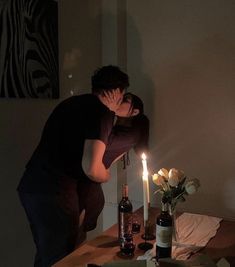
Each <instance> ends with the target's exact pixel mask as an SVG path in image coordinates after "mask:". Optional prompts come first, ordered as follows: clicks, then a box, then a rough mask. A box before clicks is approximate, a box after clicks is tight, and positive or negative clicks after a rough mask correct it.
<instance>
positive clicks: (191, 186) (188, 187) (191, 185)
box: [185, 179, 200, 195]
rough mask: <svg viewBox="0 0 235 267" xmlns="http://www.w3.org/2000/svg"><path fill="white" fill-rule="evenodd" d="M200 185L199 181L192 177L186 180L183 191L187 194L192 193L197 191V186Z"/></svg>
mask: <svg viewBox="0 0 235 267" xmlns="http://www.w3.org/2000/svg"><path fill="white" fill-rule="evenodd" d="M199 186H200V182H199V180H198V179H192V180H190V181H188V182H187V183H186V184H185V191H186V192H187V193H188V194H189V195H192V194H194V193H196V192H197V190H198V188H199Z"/></svg>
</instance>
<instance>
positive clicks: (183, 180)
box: [152, 168, 200, 214]
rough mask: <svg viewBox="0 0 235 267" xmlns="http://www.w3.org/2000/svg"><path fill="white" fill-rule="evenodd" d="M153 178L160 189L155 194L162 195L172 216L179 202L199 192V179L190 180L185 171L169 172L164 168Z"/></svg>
mask: <svg viewBox="0 0 235 267" xmlns="http://www.w3.org/2000/svg"><path fill="white" fill-rule="evenodd" d="M152 178H153V182H154V183H155V184H156V185H157V186H158V187H159V189H158V190H157V191H155V193H158V192H159V193H161V194H162V202H164V203H168V204H169V208H170V213H171V214H173V212H174V210H175V207H176V205H177V203H178V202H183V201H185V197H186V196H187V195H192V194H194V193H195V192H197V190H198V188H199V186H200V182H199V180H198V179H196V178H194V179H188V178H187V177H186V176H185V174H184V172H183V171H181V170H177V169H175V168H172V169H170V170H169V171H168V170H167V169H165V168H162V169H160V170H159V171H158V173H155V174H154V175H153V176H152Z"/></svg>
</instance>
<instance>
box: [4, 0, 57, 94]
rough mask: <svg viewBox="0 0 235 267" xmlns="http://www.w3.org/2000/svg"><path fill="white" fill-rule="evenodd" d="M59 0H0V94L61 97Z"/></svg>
mask: <svg viewBox="0 0 235 267" xmlns="http://www.w3.org/2000/svg"><path fill="white" fill-rule="evenodd" d="M58 69H59V66H58V3H57V1H52V0H0V98H58V97H59V73H58Z"/></svg>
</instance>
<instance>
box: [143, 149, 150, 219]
mask: <svg viewBox="0 0 235 267" xmlns="http://www.w3.org/2000/svg"><path fill="white" fill-rule="evenodd" d="M142 165H143V176H142V178H143V204H144V221H145V222H146V221H147V220H148V203H149V183H148V169H147V162H146V156H145V154H144V153H143V154H142Z"/></svg>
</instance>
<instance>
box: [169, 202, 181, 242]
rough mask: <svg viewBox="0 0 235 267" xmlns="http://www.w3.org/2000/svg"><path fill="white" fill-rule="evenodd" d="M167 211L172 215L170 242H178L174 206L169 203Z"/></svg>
mask: <svg viewBox="0 0 235 267" xmlns="http://www.w3.org/2000/svg"><path fill="white" fill-rule="evenodd" d="M169 213H170V215H171V216H172V227H173V231H172V244H173V245H176V244H177V243H178V242H179V225H178V224H177V220H176V218H177V212H176V208H175V207H173V206H171V205H169Z"/></svg>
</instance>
